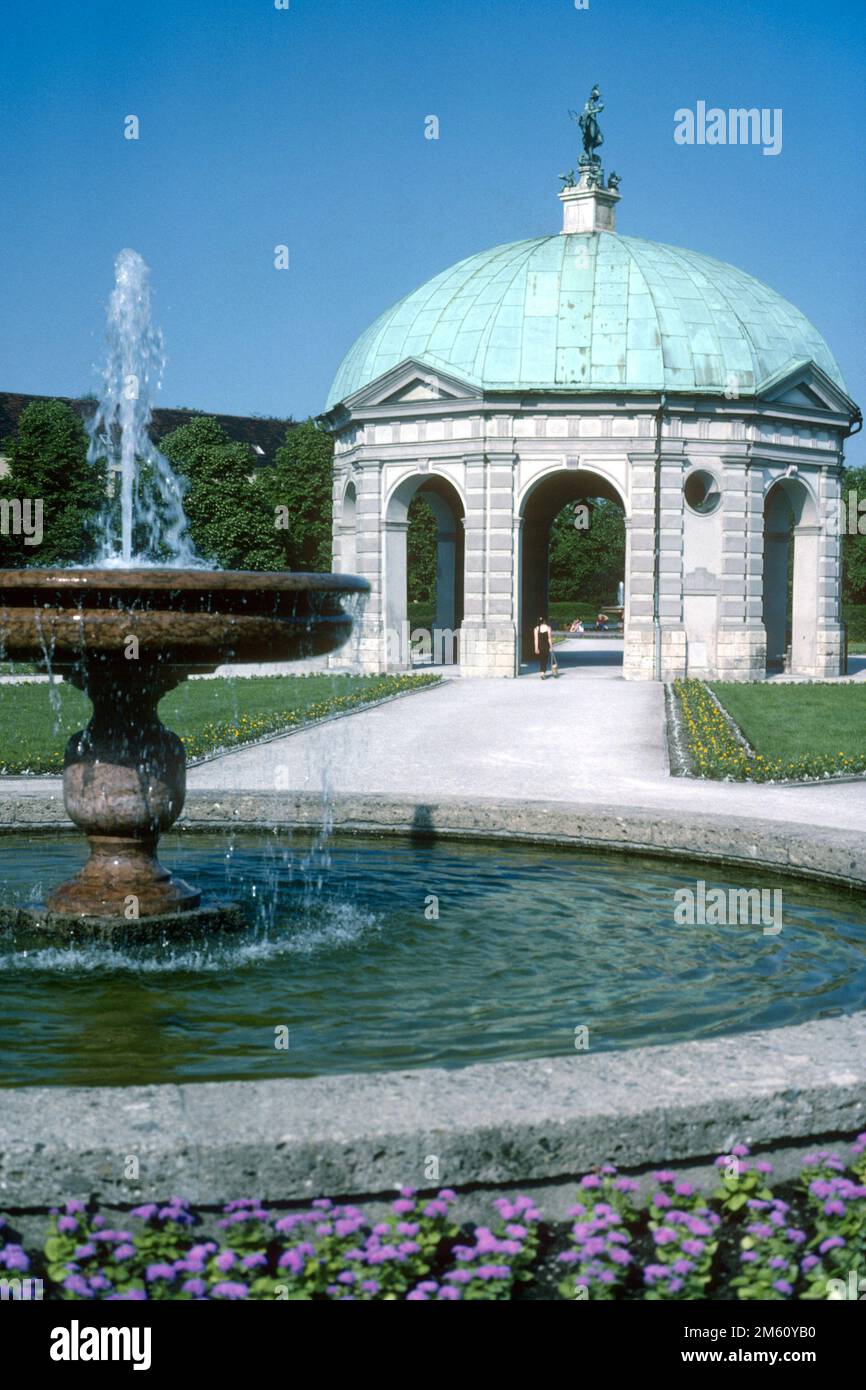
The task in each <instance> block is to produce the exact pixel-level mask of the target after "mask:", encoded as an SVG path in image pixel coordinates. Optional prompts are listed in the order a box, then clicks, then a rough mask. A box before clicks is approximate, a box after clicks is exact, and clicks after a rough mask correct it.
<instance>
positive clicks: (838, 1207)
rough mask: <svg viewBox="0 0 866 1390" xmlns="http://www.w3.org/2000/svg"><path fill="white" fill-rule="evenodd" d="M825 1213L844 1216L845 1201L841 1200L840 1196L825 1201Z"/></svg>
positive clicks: (826, 1214)
mask: <svg viewBox="0 0 866 1390" xmlns="http://www.w3.org/2000/svg"><path fill="white" fill-rule="evenodd" d="M824 1215H825V1216H844V1215H845V1203H844V1202H843V1201H841V1200H840V1199H839V1198H838V1197H834V1198H833V1200H832V1201H831V1202H825V1203H824Z"/></svg>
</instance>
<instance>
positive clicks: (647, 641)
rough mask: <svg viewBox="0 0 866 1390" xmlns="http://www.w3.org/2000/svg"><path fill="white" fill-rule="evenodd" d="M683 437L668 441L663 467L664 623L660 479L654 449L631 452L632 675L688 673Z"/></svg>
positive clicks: (626, 671) (628, 654)
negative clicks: (655, 595) (658, 483)
mask: <svg viewBox="0 0 866 1390" xmlns="http://www.w3.org/2000/svg"><path fill="white" fill-rule="evenodd" d="M682 449H683V446H682V441H681V440H679V439H676V438H673V439H672V438H665V439H663V441H662V450H661V464H660V468H659V478H660V497H659V517H658V629H656V623H655V621H654V610H655V603H654V588H655V546H656V514H655V480H656V453H655V450H654V449H647V450H641V451H640V452H639V453H631V454H629V463H630V466H631V503H632V506H631V515H630V517H629V518H628V525H627V545H626V628H625V653H624V657H623V676H624V677H625V679H626V680H656V679H659V678H660V679H661V680H666V681H667V680H674V679H676V678H677V677H679V676H684V675H685V673H686V634H685V628H684V626H683V505H684V503H683V490H682V479H683V456H682Z"/></svg>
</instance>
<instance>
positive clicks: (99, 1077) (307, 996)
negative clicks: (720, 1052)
mask: <svg viewBox="0 0 866 1390" xmlns="http://www.w3.org/2000/svg"><path fill="white" fill-rule="evenodd" d="M3 848H4V851H5V852H4V855H3V862H4V865H5V866H6V867H5V869H4V871H3V875H2V881H0V893H2V896H3V897H4V898H5V899H6V900H7V901H11V900H18V901H24V900H25V899H26V898H27V895H28V894H29V893H30V892H31V891H32V889H33V885H34V884H35V885H36V887H37V889H38V885H39V880H40V879H42V880H44V881H47V882H50V881H52V880H53V879H55V878H56V877H57V876H59V875H61V874H63V873H67V872H69V871H71V870H73V869H74V868H76V867H77V865H78V864H79V863H80V861H81V858H82V854H83V847H82V846H81V844H80V842H79V841H77V840H76V839H75V837H73V836H71V835H68V836H67V835H57V834H46V835H44V836H41V837H37V838H25V837H24V836H19V835H11V836H7V837H5V838H4V841H3ZM164 852H165V854H166V857H167V858H168V859H169V861H170V863H171V864H172V866H173V867H174V868H175V869H176V870H178V871H179V872H181V873H186V872H187V871H190V872H194V876H195V878H196V880H197V881H198V882H200V883H201V885H202V887H203V888H204V889H205V891H206V892H208V893H212V894H215V895H222V896H226V895H227V894H228V895H229V896H231V897H233V898H236V899H239V900H241V901H242V902H244V903H245V904H246V905H247V908H248V916H249V920H250V922H251V924H252V925H251V926H250V927H249V929H248V930H247V931H246V932H245V933H243V934H240V935H232V936H223V937H214V938H211V939H209V938H207V937H205V938H203V939H202V940H201V941H200V942H199V943H198V944H191V943H189V942H177V941H171V940H164V939H162V938H161V937H159V936H158V935H157V936H155V937H154V938H153V939H152V940H150V941H148V942H146V943H145V944H142V945H139V946H130V945H126V946H123V947H116V946H113V945H111V944H110V943H107V942H104V941H93V942H88V943H86V944H85V945H74V946H45V944H44V943H42V944H39V945H37V946H36V948H35V949H26V950H25V949H23V945H24V943H22V942H20V941H19V942H12V941H7V942H6V943H5V944H4V945H2V946H0V1056H2V1057H3V1058H4V1059H5V1060H4V1064H3V1065H4V1071H5V1073H6V1075H5V1077H4V1082H5V1084H11V1085H27V1084H30V1085H34V1084H61V1083H62V1084H70V1085H122V1084H123V1085H126V1084H132V1083H136V1082H139V1083H151V1082H152V1083H160V1082H179V1081H190V1080H198V1081H205V1080H229V1079H257V1080H262V1079H267V1078H274V1077H279V1076H313V1075H320V1074H326V1073H346V1072H359V1071H368V1070H377V1071H380V1070H389V1069H403V1068H412V1067H420V1066H426V1065H438V1066H445V1067H459V1066H463V1065H466V1064H469V1063H472V1062H483V1061H496V1060H505V1059H525V1058H532V1057H540V1056H553V1055H574V1052H575V1039H576V1034H575V1030H576V1029H578V1028H583V1027H585V1028H587V1029H588V1030H589V1035H588V1043H589V1047H590V1049H591V1050H592V1051H593V1052H597V1051H604V1050H608V1049H621V1048H628V1047H633V1046H638V1045H642V1044H650V1043H671V1042H677V1041H684V1040H687V1039H692V1038H707V1037H712V1036H718V1035H720V1034H727V1033H736V1032H742V1031H753V1030H755V1029H759V1028H768V1027H777V1026H781V1025H783V1024H791V1023H801V1022H805V1021H806V1020H808V1019H814V1018H824V1017H828V1016H832V1015H839V1014H846V1013H850V1012H853V1011H855V1010H857V1009H859V1008H862V1005H863V999H864V996H866V951H864V946H866V899H864V898H863V897H862V896H860V895H857V894H853V893H851V892H848V891H845V890H842V889H836V888H831V887H828V886H824V885H819V884H815V883H809V882H806V881H803V880H796V879H790V878H775V879H774V878H773V876H772V875H768V871H767V870H766V869H761V870H757V869H745V868H742V867H738V868H737V869H730V868H728V869H724V868H722V867H720V866H719V865H701V864H699V863H688V864H681V865H677V864H674V863H669V862H666V861H661V860H658V859H652V858H648V857H644V858H640V857H636V856H629V857H628V858H625V857H622V856H619V855H612V854H603V853H600V852H597V853H593V852H590V851H583V850H557V849H555V848H549V847H542V846H522V845H519V844H508V845H505V844H503V843H501V842H499V843H488V844H485V843H483V842H473V843H471V844H470V843H464V842H459V841H445V840H438V841H437V840H430V841H425V840H420V841H416V840H409V839H399V838H391V837H379V838H373V837H365V838H362V837H357V838H356V837H349V836H340V835H337V836H335V837H334V838H333V839H331V840H330V841H329V842H328V843H327V845H326V846H324V847H322V846H320V845H317V844H316V843H311V842H310V840H309V839H308V838H307V837H305V836H301V835H297V834H296V835H295V836H294V837H291V838H289V837H287V836H285V835H276V834H265V833H262V832H252V831H250V832H238V833H236V834H234V835H232V836H231V837H228V838H227V837H226V835H225V834H222V833H210V834H206V833H201V832H192V831H188V832H186V833H184V834H182V835H179V834H177V833H175V834H173V835H171V836H169V837H167V839H166V842H165V845H164ZM10 866H11V867H10ZM700 878H703V879H704V880H705V881H706V882H707V883H709V884H712V885H714V886H721V887H728V886H736V887H737V888H743V887H746V888H749V887H752V886H758V887H761V888H766V887H767V885H768V883H771V884H772V883H774V882H775V883H776V884H778V885H781V886H782V887H783V890H784V892H783V900H784V910H783V921H784V926H783V930H782V931H781V932H779V933H778V934H777V935H770V936H765V935H764V934H763V933H762V930H761V927H760V926H759V925H756V926H717V927H713V926H677V925H676V924H675V922H674V915H673V913H674V892H675V890H676V889H677V888H678V887H682V886H688V887H691V888H694V886H695V882H696V880H697V879H700ZM434 891H435V893H436V895H437V896H438V899H439V918H438V920H432V921H431V920H428V918H427V916H425V902H426V901H427V898H428V894H429V893H430V892H434ZM282 1028H287V1029H288V1037H287V1041H288V1047H287V1048H285V1049H283V1048H281V1047H279V1046H275V1042H276V1040H277V1037H278V1036H279V1035H278V1033H277V1031H276V1030H279V1029H282ZM13 1057H14V1059H15V1060H14V1064H13V1063H12V1062H11V1060H10V1059H11V1058H13Z"/></svg>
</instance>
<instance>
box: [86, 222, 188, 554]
mask: <svg viewBox="0 0 866 1390" xmlns="http://www.w3.org/2000/svg"><path fill="white" fill-rule="evenodd" d="M114 272H115V284H114V290H113V291H112V295H111V299H110V301H109V305H108V358H107V361H106V364H105V368H104V371H103V383H104V385H103V391H102V399H101V400H100V402H99V406H98V407H97V411H96V414H95V416H94V417H93V420H92V421H91V423H90V425H89V426H88V430H89V433H90V448H89V450H88V458H89V459H90V461H91V462H96V461H97V460H100V459H102V460H105V463H106V466H107V471H108V478H109V484H110V490H111V495H110V500H109V502H108V505H107V506H106V508H105V511H104V513H103V516H102V518H101V520H100V524H99V529H98V532H97V538H98V547H99V552H98V556H97V562H98V563H99V564H101V565H117V566H130V565H141V564H163V565H165V564H168V565H183V566H187V567H189V566H199V565H201V564H202V563H203V562H202V561H201V560H200V559H199V557H198V556H197V555H196V553H195V549H194V547H193V544H192V541H191V539H190V536H189V531H188V527H187V520H186V516H185V514H184V510H183V500H182V499H183V484H182V482H181V480H180V479H179V478H178V477H177V475H176V474H175V473H174V471H173V469H172V467H171V464H170V463H169V462H168V459H166V458H165V457H164V455H163V454H161V453H160V452H159V450H158V449H157V447H156V445H155V444H154V443H153V441H152V440H151V438H150V435H149V427H150V421H151V416H152V414H153V395H154V393H155V392H156V391H157V390H158V389H159V387H160V385H161V382H162V373H163V368H164V366H165V349H164V346H163V339H162V333H161V331H160V330H159V329H158V328H156V327H155V326H154V324H153V323H152V321H151V302H150V284H149V276H150V271H149V269H148V267H147V265H146V264H145V262H144V261H143V260H142V258H141V256H140V255H139V254H138V252H137V251H131V250H129V249H127V250H124V251H121V252H120V254H119V255H118V257H117V260H116V261H115V263H114Z"/></svg>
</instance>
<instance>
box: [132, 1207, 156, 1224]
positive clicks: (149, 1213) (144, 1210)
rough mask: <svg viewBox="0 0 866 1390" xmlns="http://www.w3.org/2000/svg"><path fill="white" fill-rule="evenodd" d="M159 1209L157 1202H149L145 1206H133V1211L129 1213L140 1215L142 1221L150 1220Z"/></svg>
mask: <svg viewBox="0 0 866 1390" xmlns="http://www.w3.org/2000/svg"><path fill="white" fill-rule="evenodd" d="M158 1210H159V1208H158V1207H157V1205H156V1202H148V1203H147V1204H146V1205H145V1206H143V1207H133V1209H132V1211H131V1212H130V1213H129V1214H130V1216H137V1217H139V1218H140V1219H141V1220H142V1221H150V1219H151V1217H154V1216H156V1213H157V1211H158Z"/></svg>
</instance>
